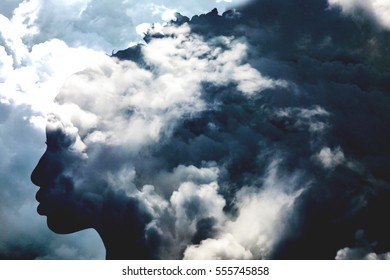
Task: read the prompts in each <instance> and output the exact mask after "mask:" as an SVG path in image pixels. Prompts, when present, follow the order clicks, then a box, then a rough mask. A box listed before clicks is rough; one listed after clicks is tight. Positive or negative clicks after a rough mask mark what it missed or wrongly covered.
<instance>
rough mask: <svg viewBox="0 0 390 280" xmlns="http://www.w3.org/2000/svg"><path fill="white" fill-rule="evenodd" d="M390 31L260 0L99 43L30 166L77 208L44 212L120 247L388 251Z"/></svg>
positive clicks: (264, 253) (156, 253)
mask: <svg viewBox="0 0 390 280" xmlns="http://www.w3.org/2000/svg"><path fill="white" fill-rule="evenodd" d="M161 31H162V32H163V33H161ZM389 36H390V33H389V32H388V31H387V30H386V29H384V28H381V27H378V25H377V24H376V23H375V22H373V21H372V19H371V18H370V17H365V16H364V14H363V16H362V17H352V16H349V15H346V14H345V12H344V11H343V10H342V9H341V8H340V7H338V6H330V5H329V4H328V2H327V1H325V0H316V1H310V2H307V1H300V0H284V1H281V0H280V1H279V0H277V1H270V0H258V1H252V2H251V3H249V4H247V5H243V6H241V7H238V8H237V9H236V10H233V11H227V12H225V13H223V14H222V15H221V14H218V12H217V11H216V10H213V11H211V12H209V13H207V14H203V15H199V16H194V17H192V18H186V17H180V16H177V20H176V21H172V22H171V23H170V24H168V25H167V26H165V27H158V28H157V27H156V28H154V29H150V30H149V33H148V34H146V37H145V41H146V43H147V44H145V45H139V46H136V47H132V48H129V49H126V50H124V51H120V52H117V53H116V54H114V55H113V57H108V56H104V55H103V56H97V58H98V59H97V60H96V63H94V64H93V65H91V66H90V67H88V68H87V69H85V70H84V71H82V72H79V73H78V74H76V75H74V76H72V77H70V78H69V79H68V80H67V82H66V83H65V85H64V86H63V87H62V89H61V91H60V93H59V95H58V97H57V99H56V105H55V107H54V108H53V109H54V110H53V112H54V114H53V115H50V116H49V118H48V137H49V138H48V144H49V146H48V151H46V153H45V155H44V157H43V160H41V164H40V165H39V166H38V167H37V169H36V174H35V176H33V181H34V183H36V184H38V185H40V187H41V190H42V192H41V195H39V200H41V202H42V201H48V200H50V201H51V202H50V203H53V201H54V202H55V203H54V204H56V205H64V206H71V208H72V209H73V210H72V211H74V213H73V214H75V213H76V214H77V213H78V214H80V215H79V218H80V219H81V220H77V221H74V220H71V219H70V218H69V217H68V216H67V215H69V213H71V212H67V211H63V210H62V209H65V208H66V207H63V208H56V207H54V206H51V204H50V203H49V204H47V203H48V202H42V203H41V204H42V205H45V203H46V206H41V207H42V208H41V214H47V215H48V216H49V227H51V229H52V230H54V231H58V232H59V231H62V232H71V231H75V230H78V229H83V228H89V227H92V228H95V229H96V230H97V231H98V232H99V234H100V236H101V237H102V239H103V241H104V243H105V245H106V248H107V249H108V257H109V258H163V259H165V258H172V259H177V258H186V259H199V258H200V259H250V258H275V259H333V258H339V259H342V258H344V259H345V258H353V259H356V258H379V259H380V258H387V256H388V252H389V251H390V243H389V239H388V236H389V234H388V233H389V229H390V227H389V226H388V224H387V222H386V221H385V219H381V218H379V217H383V213H385V212H386V211H387V208H388V198H389V176H388V172H387V170H388V169H389V163H388V162H389V160H388V159H389V155H390V149H389V147H388V145H387V143H389V140H390V139H389V138H390V133H389V132H388V131H389V130H388V128H387V126H388V125H387V124H388V123H389V121H390V120H389V118H390V115H389V104H390V103H389V101H390V100H389V83H388V76H389V72H388V63H389V55H388V53H387V52H386V48H387V46H388V43H389V39H390V37H389ZM118 58H119V59H118ZM2 106H3V105H2ZM4 106H7V105H4ZM8 114H9V113H7V111H6V110H5V111H4V113H3V115H4V116H3V115H0V118H3V119H7V118H9V116H8ZM54 163H55V164H56V165H57V166H58V168H57V169H56V170H55V172H54V171H53V169H50V168H52V167H53V166H54V165H53V164H54ZM46 189H47V190H49V191H44V190H46ZM45 207H46V209H45ZM54 210H56V211H57V212H56V211H54ZM53 211H54V212H55V213H56V214H58V215H57V216H56V217H57V218H56V217H53V216H51V217H50V213H54V212H53ZM45 212H46V213H45ZM58 218H60V219H58ZM83 219H84V220H83ZM75 225H76V229H75V228H73V229H70V228H71V227H74V226H75ZM68 226H69V227H68ZM363 233H364V234H363ZM115 241H118V242H115ZM118 246H119V247H121V248H123V247H126V248H127V249H126V250H125V251H121V250H119V249H118ZM22 247H23V246H22ZM25 247H28V246H25ZM26 252H29V250H26ZM41 255H42V254H41Z"/></svg>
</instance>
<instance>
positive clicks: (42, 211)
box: [35, 189, 48, 215]
mask: <svg viewBox="0 0 390 280" xmlns="http://www.w3.org/2000/svg"><path fill="white" fill-rule="evenodd" d="M47 195H48V193H47V192H46V191H45V190H43V189H39V191H37V194H36V195H35V199H36V200H37V201H38V202H39V205H38V207H37V212H38V214H39V215H46V213H47V207H46V206H45V201H46V198H47Z"/></svg>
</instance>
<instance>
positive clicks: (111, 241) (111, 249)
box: [96, 200, 151, 260]
mask: <svg viewBox="0 0 390 280" xmlns="http://www.w3.org/2000/svg"><path fill="white" fill-rule="evenodd" d="M103 213H104V214H103V217H102V219H101V222H100V224H99V226H98V227H97V228H96V229H97V231H98V233H99V235H100V237H101V238H102V240H103V243H104V246H105V247H106V259H109V260H137V259H138V260H141V259H150V258H151V254H150V250H149V248H148V246H147V242H146V240H145V225H146V223H147V222H148V221H149V219H148V217H147V216H146V214H145V213H144V212H143V211H140V207H139V203H138V202H136V201H135V200H134V201H133V200H132V201H126V203H125V204H123V203H118V202H117V201H116V203H110V204H108V205H107V207H105V209H104V211H103Z"/></svg>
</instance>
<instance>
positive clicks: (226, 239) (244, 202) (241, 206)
mask: <svg viewBox="0 0 390 280" xmlns="http://www.w3.org/2000/svg"><path fill="white" fill-rule="evenodd" d="M280 175H281V174H279V171H278V161H274V162H273V163H272V164H271V165H270V166H269V171H268V174H267V175H266V177H265V178H264V183H263V186H262V188H260V189H258V188H254V187H244V188H241V189H240V190H239V191H238V192H237V194H236V197H235V206H236V207H237V209H238V213H237V216H236V217H227V216H225V217H224V219H219V220H220V221H222V223H221V222H220V223H219V225H218V228H219V233H220V234H219V237H217V238H211V239H207V240H205V241H203V242H201V244H200V245H190V246H188V247H187V249H186V251H185V252H184V256H185V258H187V259H201V258H207V259H211V258H212V259H225V258H229V257H230V258H236V257H237V258H239V257H240V258H244V259H248V258H254V259H266V258H267V257H269V255H270V253H272V248H273V245H274V244H275V243H276V242H277V241H279V239H280V238H281V237H282V236H283V232H284V231H285V230H286V228H285V225H286V224H285V220H286V219H288V218H289V217H290V215H292V213H293V210H294V201H295V199H296V198H297V197H299V195H300V194H301V193H302V191H303V189H304V188H305V187H306V186H299V185H297V182H296V180H297V179H298V177H299V176H298V175H297V177H294V176H293V177H288V178H287V177H284V176H280ZM226 244H230V245H232V248H236V249H237V252H236V253H234V252H232V251H230V248H226V249H224V250H222V248H221V246H223V245H226Z"/></svg>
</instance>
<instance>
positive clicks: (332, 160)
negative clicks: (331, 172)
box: [317, 147, 345, 169]
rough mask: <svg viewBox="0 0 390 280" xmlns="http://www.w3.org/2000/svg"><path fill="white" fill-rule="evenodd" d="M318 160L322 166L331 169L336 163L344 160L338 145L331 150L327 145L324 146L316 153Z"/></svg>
mask: <svg viewBox="0 0 390 280" xmlns="http://www.w3.org/2000/svg"><path fill="white" fill-rule="evenodd" d="M317 157H318V160H319V161H320V162H321V164H322V165H323V167H324V168H327V169H333V168H335V167H336V166H337V165H340V164H342V163H343V162H344V160H345V156H344V153H343V151H342V150H341V148H340V147H337V148H335V149H333V150H331V149H330V148H329V147H324V148H322V149H321V151H320V152H319V154H318V156H317Z"/></svg>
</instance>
